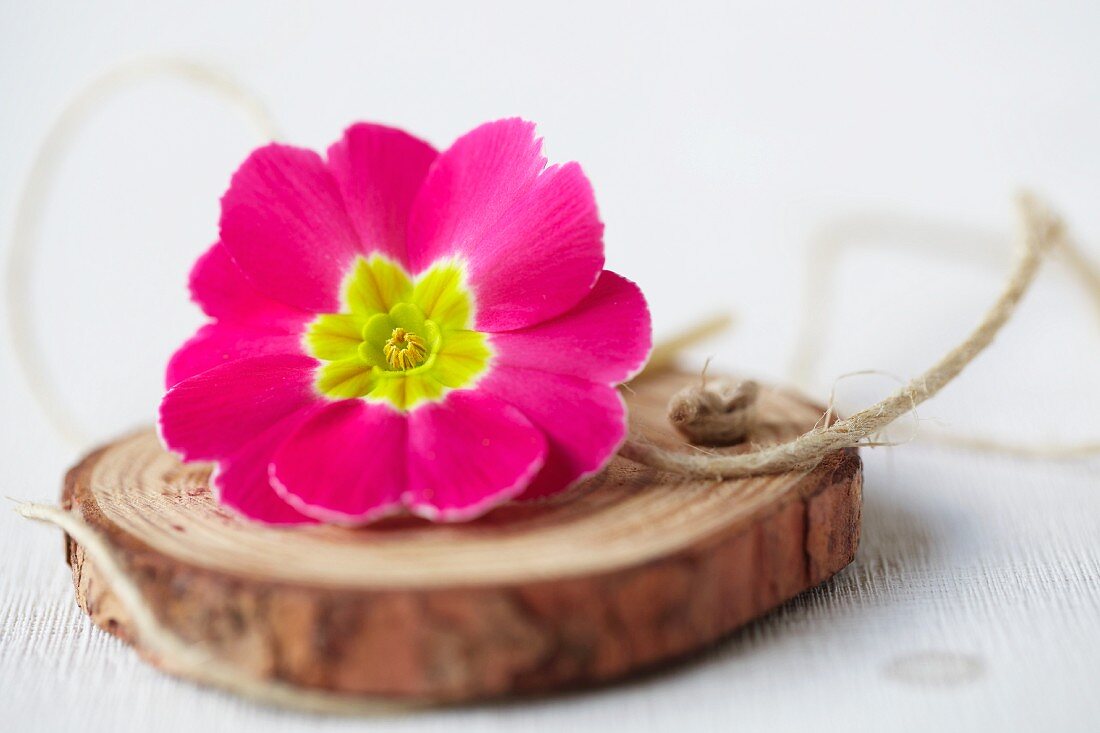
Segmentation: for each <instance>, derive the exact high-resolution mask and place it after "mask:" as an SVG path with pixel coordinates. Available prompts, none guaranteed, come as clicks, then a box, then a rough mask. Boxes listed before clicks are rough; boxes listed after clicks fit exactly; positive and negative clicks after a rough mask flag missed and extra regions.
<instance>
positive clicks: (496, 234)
mask: <svg viewBox="0 0 1100 733" xmlns="http://www.w3.org/2000/svg"><path fill="white" fill-rule="evenodd" d="M540 148H541V143H540V141H539V140H537V139H535V136H534V125H533V124H531V123H529V122H524V121H522V120H517V119H509V120H500V121H498V122H490V123H488V124H485V125H482V126H481V127H478V128H476V129H474V130H473V131H472V132H469V133H467V134H466V135H464V136H463V137H461V138H459V139H458V140H457V141H456V142H455V144H454V145H452V146H451V147H450V149H448V150H447V151H446V152H444V153H443V154H442V155H440V156H439V158H438V159H436V162H435V163H434V164H433V165H432V168H431V170H430V171H429V172H428V177H427V179H426V180H425V181H424V185H423V187H422V188H421V190H420V193H419V194H418V196H417V198H416V201H414V202H413V207H412V211H411V213H410V218H409V243H408V247H409V262H410V265H411V267H412V269H413V271H414V272H420V271H421V270H423V269H425V268H426V267H428V266H429V265H431V264H432V263H433V262H435V261H436V260H438V259H440V258H443V257H449V256H457V257H458V258H459V259H461V260H463V261H465V263H466V266H467V268H468V270H467V271H468V276H469V284H470V286H471V287H472V288H473V290H474V293H475V298H476V301H477V313H476V322H475V327H476V328H477V329H478V330H480V331H490V332H493V331H503V330H510V329H515V328H522V327H524V326H529V325H532V324H535V323H539V322H540V321H544V320H546V319H548V318H552V317H553V316H556V315H558V314H560V313H563V312H565V311H566V310H568V309H569V308H570V307H572V306H573V305H575V304H576V303H577V301H579V300H580V299H581V298H583V297H584V296H585V295H586V294H587V293H588V291H589V290H590V289H591V288H592V285H593V283H594V282H595V281H596V278H597V277H598V276H599V274H600V271H601V270H602V268H603V238H602V237H603V224H601V223H600V220H599V216H598V214H597V211H596V202H595V198H594V197H593V195H592V187H591V186H590V185H589V183H588V180H587V178H585V176H584V173H582V172H581V169H580V166H578V165H577V164H576V163H569V164H566V165H564V166H553V167H551V168H547V169H545V170H544V166H545V165H546V159H545V158H544V157H543V156H542V154H541V152H540Z"/></svg>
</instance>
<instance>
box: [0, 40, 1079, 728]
mask: <svg viewBox="0 0 1100 733" xmlns="http://www.w3.org/2000/svg"><path fill="white" fill-rule="evenodd" d="M158 74H164V75H170V76H177V77H179V78H182V79H184V80H186V81H189V82H192V83H196V84H198V85H199V86H202V87H205V88H207V89H209V90H211V91H213V92H215V93H217V94H219V95H220V96H222V97H223V98H225V99H227V100H228V101H230V102H231V103H233V104H234V105H236V106H238V107H240V108H241V109H243V110H244V111H245V113H246V114H247V115H248V116H249V118H250V119H251V120H252V122H253V123H254V124H255V126H256V127H257V128H258V130H259V131H260V132H261V134H262V135H263V136H264V137H265V139H269V138H271V137H273V136H274V135H273V130H274V125H273V124H272V123H271V121H270V118H269V117H268V116H267V114H266V112H265V111H264V109H263V106H262V105H261V104H260V103H259V102H258V100H256V99H255V98H254V97H252V96H251V95H249V94H248V93H247V92H246V91H245V90H244V89H243V88H242V87H241V86H239V85H237V84H235V83H234V82H233V81H232V80H231V79H229V78H228V77H227V76H226V75H225V74H223V73H222V72H220V71H218V70H216V69H212V68H210V67H206V66H203V65H199V64H196V63H193V62H190V61H187V60H181V59H170V58H169V59H139V60H137V61H134V62H129V63H127V64H123V65H121V66H119V67H116V68H115V69H112V70H110V71H108V72H107V73H105V74H103V75H102V76H101V77H99V78H97V79H96V80H94V81H93V82H92V83H91V84H90V85H89V86H88V87H87V88H86V89H85V90H83V91H82V92H81V93H80V94H78V95H77V96H76V97H75V98H74V99H73V101H71V102H70V103H69V104H68V105H67V106H66V107H65V109H64V110H63V111H62V113H61V115H60V117H59V118H58V120H57V122H56V123H55V124H54V126H53V127H52V128H51V130H50V132H49V133H48V135H47V136H46V138H45V140H44V141H43V143H42V146H41V148H40V149H39V151H38V154H37V155H36V157H35V159H34V163H33V164H32V168H31V172H30V174H29V176H28V179H27V182H26V184H25V186H24V189H23V194H22V196H21V198H20V202H19V206H18V207H17V209H16V218H15V227H14V234H13V241H12V246H11V249H10V254H9V259H8V267H7V286H8V287H7V290H8V318H9V325H10V330H11V334H12V340H13V347H14V348H13V354H14V356H15V359H16V362H17V363H18V365H19V367H20V369H21V371H22V372H23V376H24V378H25V379H26V381H27V384H28V388H29V391H30V393H31V395H32V397H33V398H34V399H35V401H36V402H37V403H38V404H39V406H40V407H41V408H42V410H43V412H44V413H45V414H46V416H47V418H48V419H49V420H50V422H51V423H52V424H53V425H54V427H55V428H57V430H58V432H59V433H61V434H62V435H63V436H65V437H66V438H67V439H69V440H70V441H73V442H77V443H83V442H84V441H85V436H86V434H85V432H84V431H82V430H81V429H80V428H79V427H78V423H77V421H76V420H75V419H74V418H73V417H72V415H71V414H70V412H69V410H68V409H67V407H66V406H65V405H64V403H63V401H62V400H61V399H60V398H59V396H58V394H57V392H56V391H55V389H54V386H53V384H51V382H50V381H49V380H48V378H47V377H46V374H47V372H46V370H45V368H44V363H43V359H42V356H41V353H40V351H39V349H38V346H37V343H36V342H35V340H34V338H33V335H32V332H31V329H30V326H29V323H28V319H27V318H26V314H27V313H29V308H28V301H29V285H28V283H29V275H30V269H31V255H32V253H33V249H34V243H35V241H36V237H37V234H38V225H39V220H40V218H41V217H40V214H41V209H42V203H43V201H44V198H45V196H46V193H47V192H48V189H49V184H50V182H51V180H52V177H53V175H54V173H55V172H56V168H57V166H58V163H59V161H60V157H61V154H62V152H63V151H64V149H65V148H66V147H67V145H68V144H69V142H70V140H71V137H72V135H73V133H74V132H75V130H76V128H77V127H78V125H79V123H80V122H81V121H82V120H83V119H84V117H86V116H87V115H88V114H89V112H90V111H91V110H92V109H94V108H95V106H97V105H98V104H100V103H101V102H102V101H103V100H104V99H105V98H107V97H108V96H109V95H110V94H111V93H113V92H114V91H116V90H118V89H121V88H122V87H124V86H126V85H128V84H131V83H133V82H135V81H138V80H141V79H144V78H147V77H151V76H155V75H158ZM1021 210H1022V213H1023V218H1024V226H1025V236H1024V251H1023V255H1022V257H1021V258H1020V260H1019V262H1018V264H1017V265H1016V268H1015V270H1014V271H1013V273H1012V276H1011V277H1010V278H1009V280H1008V283H1007V284H1006V286H1005V288H1004V291H1003V293H1002V294H1001V295H1000V297H999V298H998V299H997V301H996V302H995V303H994V304H993V306H992V307H991V308H990V310H989V311H988V312H987V313H986V315H985V317H984V318H983V319H982V321H981V323H980V324H979V326H978V327H977V329H975V331H974V332H973V333H971V335H970V336H969V337H968V338H967V339H966V340H965V341H963V342H962V343H961V344H960V345H959V346H957V347H955V348H954V349H952V350H951V351H950V352H948V353H947V354H946V355H945V356H944V357H943V358H942V359H940V360H939V361H938V362H937V363H936V364H935V365H934V366H933V367H932V368H931V369H929V370H928V371H927V372H925V373H924V374H923V375H921V376H919V377H917V378H915V379H913V380H911V381H910V382H909V383H908V384H907V385H905V387H904V388H902V389H899V390H898V391H896V392H895V393H894V394H892V395H891V396H890V397H888V398H886V399H885V400H882V401H881V402H878V403H876V404H874V405H872V406H871V407H868V408H866V409H864V410H861V411H860V412H858V413H856V414H855V415H853V416H852V417H850V418H848V419H846V420H840V421H837V422H834V423H832V424H831V425H830V424H829V422H828V420H825V421H823V423H822V424H821V426H819V427H815V429H813V430H811V431H810V432H808V433H806V434H804V435H802V436H800V437H799V438H797V439H795V440H793V441H790V442H787V443H782V444H779V445H775V446H770V447H767V448H761V449H758V450H754V451H751V452H746V453H740V454H737V455H728V456H713V455H686V454H681V453H677V452H672V451H667V450H663V449H661V448H659V447H657V446H654V445H652V444H649V443H647V442H646V441H645V440H643V439H640V438H637V437H629V438H628V439H627V440H626V442H625V443H624V445H623V446H622V448H621V450H620V454H621V455H623V456H624V457H626V458H628V459H630V460H633V461H636V462H639V463H643V464H646V465H649V466H652V467H654V468H658V469H661V470H665V471H671V472H675V473H680V474H685V475H689V476H701V477H721V478H735V477H746V476H754V475H760V474H767V473H779V472H784V471H789V470H795V469H803V468H809V467H811V466H813V465H815V464H816V463H817V462H819V461H820V460H821V459H822V458H823V457H825V456H826V455H827V454H829V453H831V452H833V451H836V450H840V449H843V448H849V447H855V446H859V445H868V443H867V442H866V439H867V438H868V437H869V436H872V435H874V434H875V433H877V432H879V431H880V430H882V429H883V428H884V427H885V426H887V425H888V424H890V423H891V422H893V421H894V420H896V419H897V418H899V417H900V416H902V415H905V414H906V413H908V412H910V411H912V410H914V409H915V408H916V406H917V405H919V404H920V403H922V402H924V401H925V400H927V399H929V398H930V397H932V396H934V395H935V394H937V393H938V392H939V391H940V390H941V389H943V388H944V387H945V386H946V385H947V384H949V383H950V382H951V381H952V380H953V379H954V378H955V377H956V376H957V375H958V374H959V373H960V372H961V371H962V370H963V369H964V368H965V367H966V365H967V364H969V363H970V362H971V361H972V360H973V359H974V358H975V357H976V356H977V355H978V354H980V353H981V352H982V351H983V350H984V349H985V348H986V347H987V346H988V345H989V344H990V342H992V340H993V338H994V336H995V335H996V334H997V332H998V331H1000V329H1001V327H1003V326H1004V324H1005V323H1006V322H1007V321H1008V320H1009V318H1010V317H1011V316H1012V314H1013V312H1014V311H1015V309H1016V306H1017V305H1018V303H1019V301H1020V299H1021V298H1022V297H1023V295H1024V293H1025V292H1026V291H1027V289H1028V288H1029V286H1030V285H1031V283H1032V281H1033V280H1034V277H1035V274H1036V272H1037V270H1038V268H1039V265H1040V262H1041V260H1042V257H1043V255H1044V254H1045V253H1046V252H1047V251H1048V250H1049V249H1050V248H1051V246H1053V245H1060V246H1061V247H1062V248H1063V250H1064V251H1065V252H1068V253H1070V255H1069V256H1072V253H1073V251H1072V250H1071V249H1067V248H1066V245H1065V240H1064V238H1063V236H1062V226H1061V222H1060V221H1059V220H1058V219H1057V218H1055V217H1054V216H1053V215H1052V214H1050V213H1049V212H1048V211H1046V210H1045V209H1043V208H1042V207H1040V206H1039V205H1038V203H1037V202H1035V201H1034V200H1033V199H1031V198H1029V197H1024V198H1022V200H1021ZM1088 272H1090V273H1091V274H1092V276H1093V281H1092V284H1093V287H1094V289H1095V292H1096V293H1097V294H1098V295H1097V302H1098V303H1100V275H1098V274H1097V273H1096V272H1095V271H1093V270H1091V269H1090V270H1089V271H1088ZM728 324H729V318H728V317H716V318H712V319H709V320H707V321H704V322H703V323H701V324H699V325H698V326H696V327H693V328H691V329H688V330H687V331H686V332H685V333H683V334H682V335H681V336H680V337H678V338H677V339H675V340H673V341H670V342H666V343H664V344H661V345H659V346H658V347H657V348H655V349H654V352H653V355H652V357H651V359H650V363H649V365H648V367H647V368H646V373H649V374H651V373H653V372H657V371H661V370H662V369H666V368H667V367H668V366H669V365H670V364H671V363H672V362H673V361H674V360H675V357H676V355H677V353H678V352H679V351H681V350H682V349H683V348H685V347H686V346H688V345H690V344H693V343H695V342H697V341H699V340H702V339H704V338H707V337H709V336H711V335H713V334H715V333H717V332H719V331H721V330H723V329H724V328H726V327H727V325H728ZM749 403H750V406H751V400H750V401H749ZM744 408H745V405H743V404H741V403H739V402H737V400H735V399H734V395H733V394H732V393H730V394H727V395H726V400H725V401H724V402H720V403H715V404H714V405H711V406H710V409H711V412H712V413H714V412H715V411H722V410H735V409H736V410H741V409H744ZM17 511H18V512H19V514H21V515H22V516H24V517H26V518H28V519H32V520H36V521H40V522H45V523H48V524H52V525H55V526H57V527H59V528H61V529H62V530H64V531H65V532H66V533H67V534H68V535H69V536H70V537H71V538H72V539H73V540H74V541H75V542H77V543H79V545H80V546H81V548H82V549H83V552H84V553H85V557H86V561H87V562H90V563H92V564H94V565H95V567H96V569H97V571H98V572H99V573H100V575H101V576H102V578H103V580H104V581H105V582H106V584H107V586H108V587H109V588H110V589H111V591H112V592H113V593H114V595H115V597H116V598H117V600H118V602H119V604H120V606H121V607H122V608H123V609H124V611H125V613H126V614H128V617H129V620H130V624H131V629H132V631H133V633H134V635H135V636H136V637H137V638H138V639H139V640H140V641H141V645H142V647H143V648H144V649H145V650H146V651H147V652H148V653H149V654H150V655H152V656H153V657H154V658H156V659H157V662H158V664H159V665H160V666H161V667H163V668H164V669H165V670H167V671H169V672H171V673H174V674H178V675H181V676H184V677H187V678H189V679H192V680H194V681H196V682H199V683H201V684H205V685H209V686H211V687H215V688H219V689H222V690H225V691H228V692H232V693H235V694H237V695H240V696H242V697H245V698H248V699H251V700H254V701H257V702H261V703H267V704H271V705H276V706H279V707H284V708H289V709H293V710H299V711H305V712H314V713H326V714H344V715H379V714H382V715H385V714H394V713H399V712H405V711H409V710H413V709H416V708H422V707H427V706H428V705H429V704H430V703H426V702H422V701H404V702H394V701H392V700H387V699H380V698H373V697H365V696H362V695H355V696H352V695H342V694H338V693H333V692H327V691H324V690H315V689H308V688H302V687H298V686H295V685H290V684H288V683H286V682H283V681H281V680H278V679H272V678H261V677H256V676H254V675H250V674H248V673H246V672H244V671H243V670H242V669H240V668H239V667H237V666H236V665H234V664H231V663H229V662H227V661H225V660H224V659H221V658H219V657H218V656H217V655H216V654H215V653H214V652H213V651H212V650H210V649H208V648H207V647H206V646H204V645H202V644H195V643H193V642H191V641H189V640H187V639H185V638H183V637H182V636H180V635H179V634H178V633H176V632H175V631H173V630H172V629H171V628H169V627H167V626H165V625H164V624H162V623H161V622H160V620H159V619H158V618H157V616H156V613H155V612H154V611H153V609H152V607H151V606H150V604H149V602H148V601H147V600H146V599H145V597H144V595H143V594H142V591H141V588H140V586H139V585H138V583H137V582H136V581H135V580H134V578H133V577H132V576H131V574H130V572H129V570H128V568H127V567H126V564H125V562H124V561H123V560H122V559H121V557H120V556H119V554H118V553H117V552H116V550H115V549H114V548H113V547H112V546H111V545H110V543H109V542H108V540H107V539H106V538H105V537H104V536H103V535H101V534H100V533H99V532H98V531H96V530H95V529H94V528H92V527H91V526H90V525H89V524H88V523H87V522H85V521H84V519H83V518H82V517H81V516H79V515H78V514H77V513H74V512H71V511H66V510H64V509H61V508H59V507H56V506H49V505H43V504H33V503H26V504H21V505H20V506H18V507H17Z"/></svg>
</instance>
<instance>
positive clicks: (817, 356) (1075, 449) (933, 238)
mask: <svg viewBox="0 0 1100 733" xmlns="http://www.w3.org/2000/svg"><path fill="white" fill-rule="evenodd" d="M899 227H904V228H905V229H906V230H909V231H914V230H918V231H916V232H914V233H919V234H920V236H921V246H922V249H921V251H922V252H925V251H928V250H929V249H930V248H932V249H936V250H938V251H939V252H940V253H941V254H943V255H945V256H946V255H951V256H955V257H957V256H959V254H960V253H961V254H964V255H970V256H974V255H978V257H977V258H978V259H981V260H982V261H983V262H984V261H986V260H988V259H992V258H993V257H994V256H995V255H996V254H997V249H999V247H998V245H999V241H997V240H996V239H993V238H990V237H989V236H988V235H983V234H982V233H978V232H971V233H969V236H968V240H970V241H982V240H983V239H984V240H985V241H984V242H982V243H983V245H984V246H983V247H981V248H974V247H971V248H968V249H962V250H960V249H959V248H957V247H944V246H940V245H938V244H937V243H938V242H940V240H941V239H942V235H943V232H942V231H939V230H937V228H936V227H934V226H929V225H925V224H918V225H913V224H911V223H908V222H899V220H898V217H896V216H891V215H888V214H865V215H861V216H855V217H848V218H845V219H841V220H838V221H837V222H834V223H833V224H832V225H830V226H827V227H825V228H824V229H823V231H822V232H821V234H820V235H819V236H818V237H816V238H815V242H814V244H812V245H811V248H810V252H809V256H808V257H807V259H806V273H807V274H806V280H805V283H806V286H805V288H806V289H805V292H804V295H803V318H802V326H801V328H800V330H799V335H798V337H797V339H796V341H795V348H794V352H793V354H794V356H793V358H792V360H791V367H790V372H789V376H790V379H791V381H793V382H794V383H795V384H796V385H798V386H800V387H801V388H803V389H805V390H811V389H812V388H813V384H812V381H813V375H814V374H815V372H816V367H817V364H818V363H819V362H820V360H821V355H822V352H823V350H824V349H823V343H824V342H823V339H824V334H825V332H826V331H827V322H828V319H829V303H830V302H831V295H830V294H831V291H832V290H833V286H834V285H835V272H836V268H837V264H838V262H839V260H840V256H841V254H842V253H843V251H844V250H845V249H850V248H853V247H855V246H856V245H858V244H861V243H863V241H864V240H868V239H869V237H871V236H875V235H881V234H882V233H884V232H885V233H891V232H894V231H896V230H897V229H898V228H899ZM1054 255H1056V257H1057V258H1058V259H1060V260H1061V261H1062V263H1063V264H1064V265H1065V266H1066V269H1067V270H1068V272H1069V274H1070V275H1071V276H1072V277H1073V278H1075V279H1076V280H1077V282H1078V284H1079V285H1080V286H1081V287H1082V289H1083V290H1084V292H1085V294H1086V295H1087V296H1088V297H1089V299H1090V300H1091V301H1092V304H1093V306H1094V308H1095V309H1096V315H1097V316H1100V267H1097V265H1096V264H1094V263H1093V262H1092V261H1091V260H1090V259H1089V258H1088V257H1087V256H1086V255H1085V254H1084V252H1082V251H1081V249H1080V247H1079V246H1077V245H1076V244H1075V243H1074V242H1073V241H1072V240H1071V239H1069V238H1067V237H1063V238H1061V239H1059V240H1058V241H1057V242H1055V248H1054ZM830 404H831V402H830ZM914 439H919V440H920V441H922V442H928V443H936V444H940V445H945V446H949V447H952V448H963V449H970V450H981V451H987V452H996V453H1003V454H1007V455H1012V456H1017V457H1024V458H1037V459H1048V460H1062V459H1073V458H1086V457H1089V456H1093V455H1096V454H1098V453H1100V440H1090V441H1082V442H1062V441H1059V442H1052V443H1041V442H1021V441H1010V440H1004V439H1001V438H991V437H987V436H982V435H975V434H972V433H962V432H958V431H948V430H943V429H936V428H932V429H929V428H926V427H924V428H922V429H921V430H920V433H919V435H915V436H914Z"/></svg>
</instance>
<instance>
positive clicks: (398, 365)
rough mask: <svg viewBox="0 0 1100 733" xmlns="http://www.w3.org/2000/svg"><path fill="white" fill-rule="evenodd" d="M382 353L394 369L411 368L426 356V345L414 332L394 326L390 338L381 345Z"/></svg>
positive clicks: (420, 362)
mask: <svg viewBox="0 0 1100 733" xmlns="http://www.w3.org/2000/svg"><path fill="white" fill-rule="evenodd" d="M376 343H377V342H376ZM375 348H377V347H375ZM382 353H383V354H384V355H385V356H386V361H387V362H388V363H389V365H390V366H391V367H393V368H394V369H413V368H415V367H418V366H420V365H421V364H423V363H424V360H425V359H427V358H428V347H427V346H426V345H425V344H424V339H422V338H420V337H419V336H417V335H416V334H415V333H412V332H411V331H406V330H405V329H403V328H395V329H393V333H392V334H390V340H389V341H387V342H386V343H385V345H384V346H383V347H382Z"/></svg>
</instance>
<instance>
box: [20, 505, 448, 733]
mask: <svg viewBox="0 0 1100 733" xmlns="http://www.w3.org/2000/svg"><path fill="white" fill-rule="evenodd" d="M15 510H16V511H17V512H18V513H19V514H21V515H22V516H24V517H26V518H27V519H33V520H35V521H38V522H44V523H46V524H52V525H54V526H55V527H59V528H61V529H62V530H64V531H65V533H66V534H67V535H69V537H71V538H72V539H73V540H75V541H76V542H77V543H78V544H79V545H80V546H81V548H82V549H83V550H84V554H85V556H86V558H87V561H90V562H91V563H92V564H94V565H95V567H96V570H97V571H98V573H99V574H100V576H102V578H103V580H104V581H106V584H107V587H109V588H110V589H111V592H112V593H113V594H114V595H115V598H116V599H117V600H118V602H119V604H120V605H121V606H122V608H123V609H124V611H125V612H126V614H127V615H128V616H129V621H130V628H131V630H132V631H133V632H134V634H135V635H136V636H137V638H138V639H140V640H141V645H142V647H143V648H144V650H145V651H147V652H148V653H149V654H151V655H152V656H153V657H154V658H155V659H156V661H157V664H158V665H160V666H161V667H162V668H163V669H164V670H166V671H168V672H170V673H172V674H177V675H182V676H184V677H187V678H189V679H191V680H194V681H195V682H198V683H200V684H204V685H208V686H210V687H216V688H219V689H222V690H225V691H226V692H232V693H234V694H236V695H240V696H241V697H245V698H248V699H249V700H253V701H255V702H259V703H267V704H270V705H277V706H279V707H282V708H288V709H292V710H298V711H301V712H311V713H326V714H335V715H394V714H397V713H404V712H409V711H411V710H415V709H422V708H426V707H429V706H430V703H427V702H421V701H404V702H401V701H394V700H388V699H383V698H375V697H366V696H363V695H348V694H339V693H335V692H328V691H325V690H316V689H309V688H305V687H298V686H296V685H291V684H289V683H286V682H283V681H281V680H277V679H269V678H260V677H255V676H251V675H249V674H247V673H246V672H244V671H243V670H242V669H241V668H240V667H238V666H236V665H234V664H231V663H229V662H226V661H224V660H223V659H221V658H219V657H218V656H217V655H216V654H214V653H213V652H211V651H210V650H209V649H207V648H206V647H205V646H204V645H203V644H196V643H195V642H192V641H189V640H187V639H184V638H183V637H182V636H180V635H179V634H178V633H176V632H175V631H173V630H172V629H170V628H168V627H167V626H165V625H164V624H162V623H161V622H160V620H159V619H158V618H157V616H156V614H155V613H154V612H153V609H152V607H151V606H150V605H149V603H148V601H146V600H145V596H144V595H143V594H142V592H141V588H140V587H139V586H138V584H137V582H135V580H134V578H133V576H131V574H130V572H129V571H128V569H127V568H126V565H125V563H124V562H123V561H122V559H121V558H120V557H119V555H118V553H117V552H116V551H115V549H114V548H113V547H112V546H111V544H110V542H108V541H107V540H106V539H105V538H104V537H103V535H102V534H100V533H99V532H98V531H96V530H95V529H93V528H92V526H91V525H89V524H88V523H87V522H85V521H84V519H83V518H82V517H81V516H80V515H79V514H77V513H76V512H73V511H66V510H64V509H61V508H60V507H57V506H50V505H47V504H34V503H25V504H20V505H19V506H17V507H16V509H15Z"/></svg>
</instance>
